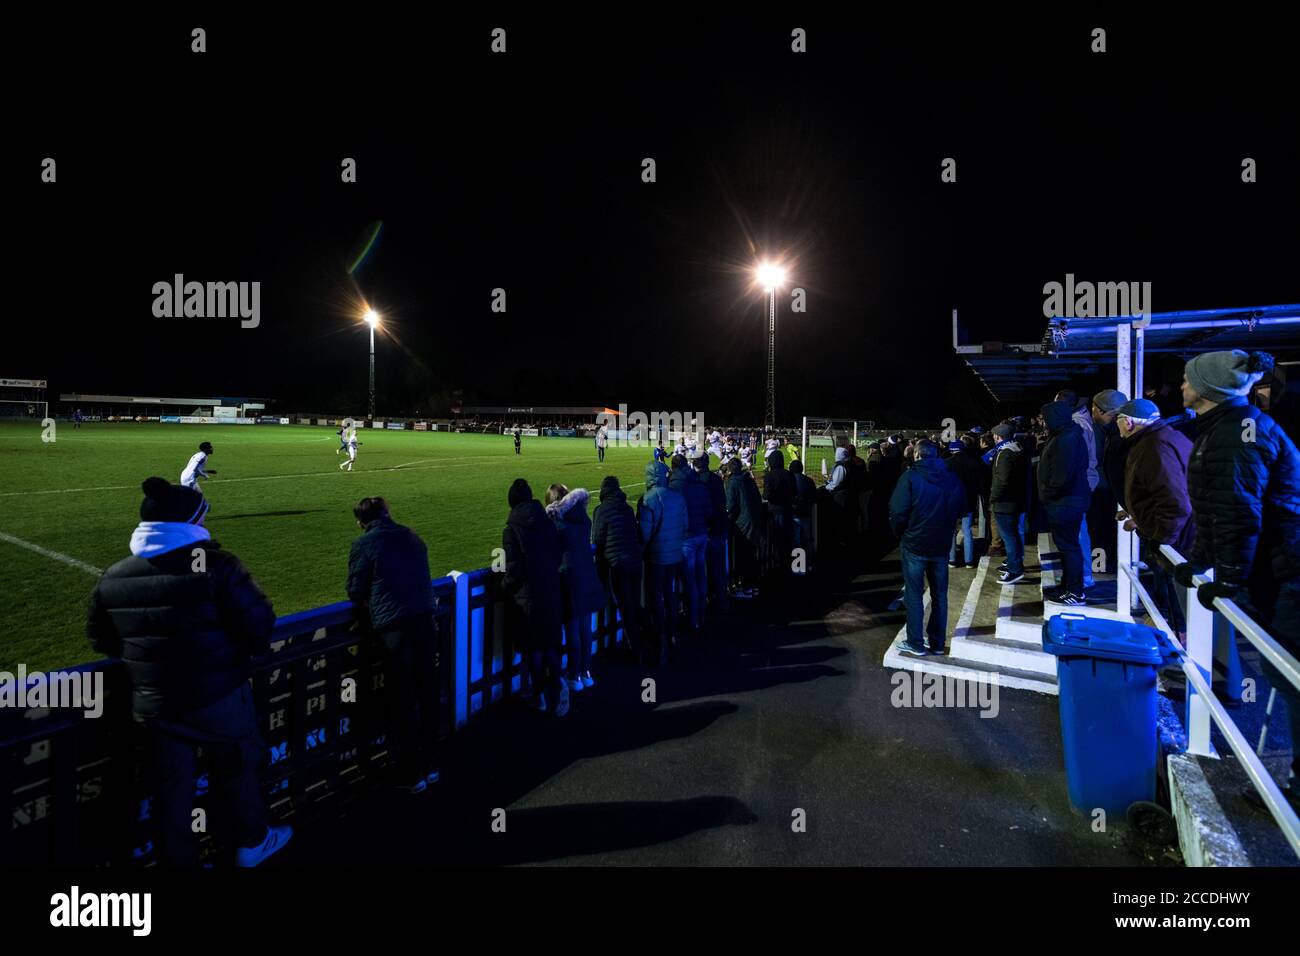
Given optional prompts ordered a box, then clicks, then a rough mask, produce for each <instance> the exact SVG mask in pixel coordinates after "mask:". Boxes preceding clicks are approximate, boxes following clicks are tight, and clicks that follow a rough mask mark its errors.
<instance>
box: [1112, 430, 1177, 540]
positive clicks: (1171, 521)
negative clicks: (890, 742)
mask: <svg viewBox="0 0 1300 956" xmlns="http://www.w3.org/2000/svg"><path fill="white" fill-rule="evenodd" d="M1117 441H1123V443H1124V444H1125V445H1127V446H1128V452H1127V454H1126V455H1125V456H1124V459H1125V460H1124V484H1123V492H1122V493H1123V496H1124V501H1125V502H1126V505H1125V507H1126V508H1127V510H1128V514H1129V517H1130V518H1132V519H1133V523H1134V524H1135V525H1137V531H1138V535H1139V536H1140V537H1142V538H1144V539H1145V540H1147V541H1150V542H1152V543H1153V544H1156V545H1161V544H1171V545H1173V546H1174V548H1175V549H1177V551H1178V553H1179V554H1181V555H1183V556H1184V557H1186V556H1187V554H1188V553H1189V552H1190V550H1191V545H1192V542H1193V540H1194V539H1195V536H1196V524H1195V522H1193V521H1192V502H1191V499H1190V498H1189V497H1188V495H1187V461H1188V459H1189V458H1190V457H1191V454H1192V443H1191V442H1189V441H1188V440H1187V439H1186V438H1185V437H1184V436H1182V435H1180V434H1179V433H1178V432H1177V431H1175V430H1174V429H1173V428H1172V427H1170V425H1169V423H1168V422H1165V421H1158V422H1156V423H1155V424H1153V425H1148V426H1147V427H1146V428H1143V429H1142V430H1141V431H1139V432H1137V433H1135V434H1133V435H1130V436H1129V437H1128V438H1126V439H1117Z"/></svg>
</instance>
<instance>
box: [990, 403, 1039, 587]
mask: <svg viewBox="0 0 1300 956" xmlns="http://www.w3.org/2000/svg"><path fill="white" fill-rule="evenodd" d="M993 436H994V439H995V440H996V443H995V444H994V446H993V448H992V449H991V451H990V456H991V457H990V460H991V462H992V465H993V467H992V472H993V480H992V484H991V485H990V488H989V508H990V510H991V511H992V513H993V520H994V521H995V522H997V527H998V532H999V535H1000V537H1001V539H1002V544H1003V547H1005V548H1006V552H1007V560H1006V562H1005V563H1004V564H1003V565H1002V567H1000V568H998V581H999V582H1000V583H1001V584H1015V583H1017V582H1019V581H1023V580H1024V579H1025V540H1024V538H1023V537H1022V535H1021V519H1022V516H1023V515H1024V514H1025V512H1026V508H1027V506H1028V498H1029V462H1028V458H1027V456H1026V454H1025V450H1024V449H1023V448H1022V447H1021V446H1020V444H1019V442H1017V441H1016V439H1015V428H1014V426H1012V425H1008V424H1005V423H1004V424H1001V425H998V426H997V427H995V428H994V429H993Z"/></svg>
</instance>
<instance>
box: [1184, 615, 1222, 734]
mask: <svg viewBox="0 0 1300 956" xmlns="http://www.w3.org/2000/svg"><path fill="white" fill-rule="evenodd" d="M1187 659H1188V660H1189V661H1190V662H1191V663H1192V664H1193V665H1194V666H1195V667H1196V669H1197V670H1198V671H1199V672H1200V674H1201V676H1202V677H1204V678H1205V686H1206V687H1210V688H1213V686H1214V612H1213V611H1210V610H1208V609H1206V608H1205V607H1204V606H1202V604H1201V602H1200V600H1199V599H1198V598H1197V597H1196V592H1195V589H1193V590H1190V591H1188V595H1187ZM1187 751H1188V753H1191V754H1195V755H1197V756H1199V757H1217V756H1218V754H1217V753H1215V750H1214V746H1213V745H1212V744H1211V743H1210V706H1209V703H1208V702H1207V701H1206V700H1205V698H1204V697H1202V696H1201V694H1200V693H1198V692H1197V690H1196V688H1194V687H1193V686H1192V684H1191V681H1188V683H1187Z"/></svg>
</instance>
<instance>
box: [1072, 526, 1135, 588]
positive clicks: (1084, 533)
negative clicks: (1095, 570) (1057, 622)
mask: <svg viewBox="0 0 1300 956" xmlns="http://www.w3.org/2000/svg"><path fill="white" fill-rule="evenodd" d="M1079 552H1080V553H1081V554H1082V555H1083V586H1084V588H1090V587H1092V585H1093V583H1094V582H1093V578H1092V537H1091V536H1090V535H1089V534H1088V512H1086V511H1085V512H1083V515H1082V520H1081V521H1080V522H1079ZM1123 573H1124V572H1123V571H1121V572H1120V574H1123ZM1074 593H1075V594H1082V593H1083V591H1075V592H1074Z"/></svg>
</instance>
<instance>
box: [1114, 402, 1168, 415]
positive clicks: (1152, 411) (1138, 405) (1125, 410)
mask: <svg viewBox="0 0 1300 956" xmlns="http://www.w3.org/2000/svg"><path fill="white" fill-rule="evenodd" d="M1118 412H1119V414H1121V415H1123V416H1124V417H1125V418H1141V419H1143V420H1146V419H1149V418H1159V417H1160V409H1159V408H1158V407H1157V406H1156V403H1155V402H1153V401H1151V400H1150V399H1147V398H1135V399H1133V401H1131V402H1125V403H1124V404H1123V405H1121V406H1120V407H1119V409H1118Z"/></svg>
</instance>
